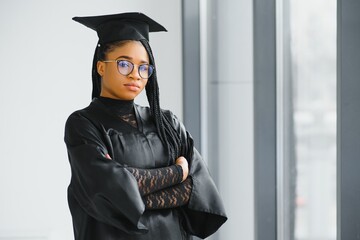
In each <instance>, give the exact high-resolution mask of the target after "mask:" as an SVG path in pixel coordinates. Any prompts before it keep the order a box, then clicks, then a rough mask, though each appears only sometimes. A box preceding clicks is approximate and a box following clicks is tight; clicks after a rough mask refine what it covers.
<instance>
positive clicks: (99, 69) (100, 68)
mask: <svg viewBox="0 0 360 240" xmlns="http://www.w3.org/2000/svg"><path fill="white" fill-rule="evenodd" d="M96 69H97V72H98V74H99V75H100V76H101V77H102V76H103V75H104V72H105V63H104V62H101V61H97V63H96Z"/></svg>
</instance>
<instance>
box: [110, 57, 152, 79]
mask: <svg viewBox="0 0 360 240" xmlns="http://www.w3.org/2000/svg"><path fill="white" fill-rule="evenodd" d="M117 65H118V70H119V72H120V73H121V74H122V75H125V76H127V75H129V74H130V73H131V72H132V71H133V70H134V64H133V63H132V62H129V61H126V60H119V61H118V62H117ZM153 71H154V67H153V66H152V65H149V64H141V65H139V67H138V72H139V75H140V77H141V78H145V79H147V78H149V77H150V76H151V75H152V74H153Z"/></svg>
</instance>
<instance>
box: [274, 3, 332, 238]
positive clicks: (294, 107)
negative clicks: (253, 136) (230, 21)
mask: <svg viewBox="0 0 360 240" xmlns="http://www.w3.org/2000/svg"><path fill="white" fill-rule="evenodd" d="M277 28H278V29H277V36H276V37H277V85H278V86H277V138H278V141H277V145H278V147H277V155H278V158H277V166H278V168H277V170H278V171H277V174H278V177H277V180H278V217H279V221H278V223H279V224H278V226H279V229H278V234H280V235H282V239H289V240H292V239H296V240H333V239H336V1H335V0H311V1H310V0H277Z"/></svg>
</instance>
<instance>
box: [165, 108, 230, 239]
mask: <svg viewBox="0 0 360 240" xmlns="http://www.w3.org/2000/svg"><path fill="white" fill-rule="evenodd" d="M167 114H169V115H170V117H171V119H172V123H173V126H174V128H175V129H176V130H177V131H178V133H179V134H180V138H181V141H182V144H183V146H182V148H183V149H184V151H183V155H185V157H186V158H187V160H188V162H189V176H190V177H191V178H192V182H193V184H192V192H191V195H190V199H189V202H188V204H187V205H186V206H184V207H183V208H182V213H183V216H184V221H183V224H184V228H185V229H186V230H187V231H188V232H189V233H190V234H192V235H195V236H198V237H200V238H206V237H208V236H210V235H211V234H213V233H214V232H216V231H217V230H218V229H219V228H220V227H221V225H222V224H224V223H225V221H226V220H227V216H226V213H225V209H224V206H223V203H222V200H221V198H220V194H219V192H218V190H217V188H216V185H215V183H214V181H213V179H212V178H211V176H210V173H209V170H208V167H207V165H206V164H205V161H204V160H203V159H202V157H201V155H200V153H199V152H198V151H197V150H196V149H195V148H194V147H193V139H192V137H191V135H190V134H189V133H188V132H187V131H186V129H185V127H184V125H183V124H182V123H181V122H180V121H179V120H178V119H177V117H176V116H175V115H174V114H172V113H171V112H170V111H168V113H167Z"/></svg>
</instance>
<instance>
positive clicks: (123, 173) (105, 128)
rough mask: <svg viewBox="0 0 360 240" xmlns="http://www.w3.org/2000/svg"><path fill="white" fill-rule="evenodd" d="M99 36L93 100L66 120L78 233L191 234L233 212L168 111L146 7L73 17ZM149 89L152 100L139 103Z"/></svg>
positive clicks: (80, 238) (210, 229)
mask: <svg viewBox="0 0 360 240" xmlns="http://www.w3.org/2000/svg"><path fill="white" fill-rule="evenodd" d="M73 19H74V20H75V21H77V22H80V23H82V24H84V25H85V26H87V27H90V28H91V29H93V30H95V31H96V32H97V34H98V36H99V41H98V45H97V47H96V50H95V55H94V60H93V70H92V71H93V72H92V78H93V79H92V80H93V92H92V98H93V100H92V102H91V104H90V105H89V106H88V107H86V108H84V109H82V110H78V111H76V112H74V113H72V114H71V115H70V116H69V118H68V120H67V122H66V126H65V143H66V146H67V150H68V156H69V161H70V165H71V172H72V177H71V182H70V185H69V187H68V202H69V208H70V211H71V214H72V218H73V226H74V235H75V239H76V240H85V239H86V240H91V239H97V240H100V239H101V240H103V239H106V240H115V239H116V240H120V239H127V240H129V239H152V240H153V239H166V240H167V239H191V235H195V236H198V237H201V238H205V237H207V236H209V235H211V234H212V233H214V232H215V231H216V230H217V229H218V228H219V227H220V226H221V225H222V224H223V223H224V222H225V221H226V219H227V217H226V215H225V211H224V208H223V205H222V202H221V200H220V197H219V194H218V192H217V190H216V187H215V185H214V183H213V181H212V179H211V177H210V176H209V172H208V170H207V168H206V166H205V164H204V162H203V160H202V159H201V156H200V155H199V153H198V152H197V151H196V149H195V148H194V147H193V141H192V138H191V136H190V134H189V133H188V132H187V131H186V130H185V128H184V126H183V125H182V123H180V122H179V120H178V119H177V118H176V116H174V115H173V114H172V113H171V112H170V111H165V110H162V109H160V106H159V90H158V85H157V78H156V68H155V62H154V58H153V54H152V52H151V48H150V46H149V43H148V40H149V38H148V34H149V32H156V31H166V29H165V28H164V27H163V26H161V25H160V24H158V23H157V22H155V21H154V20H152V19H150V18H149V17H147V16H145V15H144V14H141V13H122V14H115V15H104V16H93V17H75V18H73ZM144 88H145V89H146V94H147V98H148V101H149V105H150V107H141V106H139V105H136V104H134V99H135V98H136V97H137V96H138V94H139V93H140V92H141V91H142V90H143V89H144Z"/></svg>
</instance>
